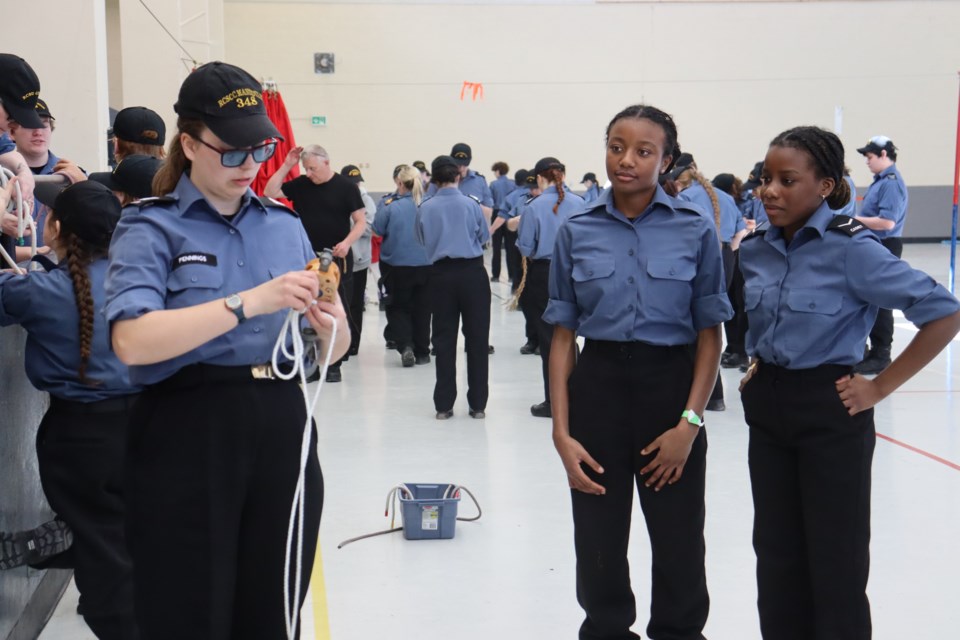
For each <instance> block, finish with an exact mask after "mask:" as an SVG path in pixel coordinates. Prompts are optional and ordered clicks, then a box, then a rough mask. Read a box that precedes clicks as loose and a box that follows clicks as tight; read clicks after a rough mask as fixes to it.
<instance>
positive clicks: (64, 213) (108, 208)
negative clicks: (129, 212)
mask: <svg viewBox="0 0 960 640" xmlns="http://www.w3.org/2000/svg"><path fill="white" fill-rule="evenodd" d="M52 208H53V211H54V215H55V216H56V219H57V220H59V221H60V228H61V229H62V230H63V231H66V232H68V233H72V234H73V235H75V236H78V237H79V238H80V239H81V240H86V241H87V242H89V243H91V244H95V245H102V244H104V243H105V242H108V241H109V240H110V236H112V235H113V230H114V229H115V228H116V227H117V222H118V221H119V220H120V201H119V200H117V198H116V196H114V195H113V192H112V191H111V190H110V189H108V188H107V187H105V186H103V185H102V184H100V183H99V182H93V181H90V180H84V181H83V182H78V183H76V184H72V185H70V186H69V187H67V188H66V189H64V190H63V191H61V192H60V194H59V195H58V196H57V199H56V200H55V201H54V202H53V207H52Z"/></svg>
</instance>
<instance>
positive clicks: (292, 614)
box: [271, 309, 337, 640]
mask: <svg viewBox="0 0 960 640" xmlns="http://www.w3.org/2000/svg"><path fill="white" fill-rule="evenodd" d="M302 315H303V314H302V312H299V311H295V310H293V309H291V310H290V312H289V313H288V314H287V319H286V320H285V321H284V323H283V328H282V329H281V330H280V335H279V336H277V342H276V344H274V346H273V358H272V359H271V365H272V366H273V373H274V375H276V376H277V377H278V378H280V379H281V380H293V379H294V378H295V377H297V376H298V375H299V376H300V388H301V390H302V391H303V402H304V405H305V406H306V409H307V419H306V422H305V423H304V425H303V440H302V441H301V444H300V475H299V477H298V478H297V488H296V491H295V492H294V494H293V504H292V506H291V508H290V520H289V523H288V525H287V548H286V554H285V556H284V565H283V606H284V619H285V621H286V625H287V638H288V640H293V639H294V638H295V637H296V634H297V623H298V622H299V614H300V587H301V583H302V580H303V510H304V504H305V502H306V496H305V492H304V482H305V477H306V470H307V461H308V460H309V459H310V433H311V428H310V427H311V423H312V422H313V414H314V412H315V411H316V408H317V401H318V400H319V399H320V390H321V389H322V388H323V382H324V379H325V378H326V375H327V368H328V367H329V366H330V360H331V359H332V357H333V345H334V344H336V341H337V321H336V319H335V318H334V317H333V316H331V315H330V314H324V315H326V316H327V317H328V318H330V321H331V322H332V323H333V331H332V332H331V335H330V343H329V345H328V346H327V355H326V357H325V358H324V361H323V366H322V367H321V368H320V380H319V382H318V384H317V389H316V391H315V392H314V394H313V398H312V399H311V398H310V396H309V393H308V391H307V372H306V370H305V369H304V358H305V356H306V355H307V346H306V344H305V342H304V339H303V334H302V333H301V331H300V318H301V317H302ZM288 337H289V338H290V346H289V347H288V346H287V338H288ZM312 347H313V350H314V352H313V355H314V360H316V356H317V346H316V344H313V345H312ZM281 354H282V355H283V357H284V358H286V359H289V360H291V361H292V362H293V368H292V369H291V370H290V371H288V372H287V373H283V372H282V371H281V370H280V366H279V365H280V356H281ZM294 529H296V540H297V550H296V557H295V558H291V556H293V555H294V554H293V545H294V542H293V540H294V537H293V536H294ZM291 564H292V565H293V566H292V567H291ZM291 568H292V569H293V576H294V581H293V593H292V594H291V593H290V570H291Z"/></svg>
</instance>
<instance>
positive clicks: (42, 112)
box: [36, 98, 56, 125]
mask: <svg viewBox="0 0 960 640" xmlns="http://www.w3.org/2000/svg"><path fill="white" fill-rule="evenodd" d="M36 108H37V115H38V116H39V117H41V118H50V119H51V120H56V118H54V117H53V114H52V113H50V107H48V106H47V103H46V102H44V101H43V100H41V99H40V98H37V107H36ZM41 125H42V123H41Z"/></svg>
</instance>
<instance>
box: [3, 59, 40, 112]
mask: <svg viewBox="0 0 960 640" xmlns="http://www.w3.org/2000/svg"><path fill="white" fill-rule="evenodd" d="M0 78H2V79H3V80H2V81H0V100H2V101H3V108H4V110H5V111H6V112H7V114H8V115H9V116H10V119H11V120H15V121H16V122H17V124H19V125H20V126H21V127H25V128H27V129H42V128H43V123H42V122H40V116H38V115H37V109H36V106H37V99H38V98H39V97H40V79H39V78H38V77H37V74H36V73H34V71H33V69H32V68H31V67H30V65H29V64H27V61H26V60H24V59H23V58H21V57H19V56H15V55H13V54H10V53H0Z"/></svg>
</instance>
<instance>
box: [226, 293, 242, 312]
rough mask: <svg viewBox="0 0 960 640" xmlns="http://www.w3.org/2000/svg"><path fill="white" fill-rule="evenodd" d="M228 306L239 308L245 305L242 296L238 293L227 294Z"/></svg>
mask: <svg viewBox="0 0 960 640" xmlns="http://www.w3.org/2000/svg"><path fill="white" fill-rule="evenodd" d="M226 302H227V307H228V308H230V309H239V308H241V307H242V306H243V300H241V299H240V296H239V295H237V294H236V293H235V294H233V295H232V296H227V300H226Z"/></svg>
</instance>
